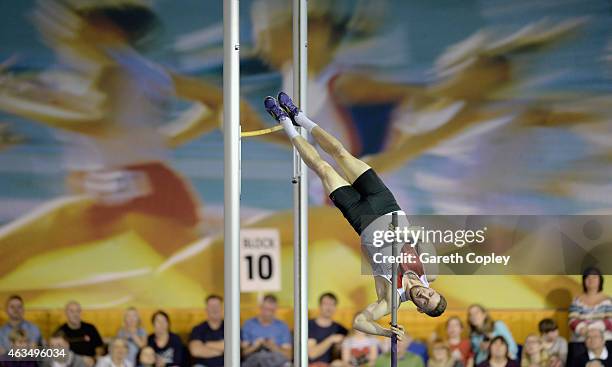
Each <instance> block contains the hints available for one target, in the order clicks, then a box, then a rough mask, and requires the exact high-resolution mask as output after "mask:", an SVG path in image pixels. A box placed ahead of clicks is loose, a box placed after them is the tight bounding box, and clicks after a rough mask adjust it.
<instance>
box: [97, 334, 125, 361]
mask: <svg viewBox="0 0 612 367" xmlns="http://www.w3.org/2000/svg"><path fill="white" fill-rule="evenodd" d="M132 366H134V363H133V362H132V361H131V360H130V359H129V347H128V342H127V341H126V340H125V339H121V338H115V339H113V340H111V342H110V343H109V344H108V354H107V355H105V356H104V357H100V358H99V359H98V363H96V367H132Z"/></svg>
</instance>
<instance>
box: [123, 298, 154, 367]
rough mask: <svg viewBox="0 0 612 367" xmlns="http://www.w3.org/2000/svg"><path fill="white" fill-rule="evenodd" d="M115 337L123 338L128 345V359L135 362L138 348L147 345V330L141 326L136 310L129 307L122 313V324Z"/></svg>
mask: <svg viewBox="0 0 612 367" xmlns="http://www.w3.org/2000/svg"><path fill="white" fill-rule="evenodd" d="M117 338H120V339H124V340H125V341H127V343H128V344H127V345H128V357H127V358H128V360H129V361H130V362H131V363H132V364H136V355H137V354H138V351H139V350H140V348H142V347H144V346H145V345H147V332H146V331H145V329H144V328H143V327H142V326H141V322H140V315H139V314H138V310H136V309H135V308H134V307H130V308H128V309H127V310H125V313H124V314H123V326H122V327H121V329H119V331H118V332H117Z"/></svg>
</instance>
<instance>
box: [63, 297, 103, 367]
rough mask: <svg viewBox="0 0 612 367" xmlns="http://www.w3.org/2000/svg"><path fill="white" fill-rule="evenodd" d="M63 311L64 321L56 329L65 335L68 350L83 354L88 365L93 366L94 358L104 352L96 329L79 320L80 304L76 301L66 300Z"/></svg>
mask: <svg viewBox="0 0 612 367" xmlns="http://www.w3.org/2000/svg"><path fill="white" fill-rule="evenodd" d="M64 311H65V314H66V323H64V324H62V325H61V326H60V327H59V328H58V330H61V331H62V332H64V335H66V338H67V340H68V343H69V344H70V350H72V351H73V352H74V353H76V354H78V355H80V356H83V359H84V360H85V363H87V365H88V366H93V365H94V364H95V358H97V357H99V356H102V354H103V353H104V348H103V345H104V343H103V342H102V338H101V337H100V333H98V329H96V327H95V326H93V325H92V324H89V323H87V322H84V321H82V320H81V305H80V304H79V303H78V302H76V301H70V302H68V303H67V304H66V308H65V310H64Z"/></svg>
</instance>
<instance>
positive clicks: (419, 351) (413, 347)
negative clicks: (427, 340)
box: [404, 332, 429, 366]
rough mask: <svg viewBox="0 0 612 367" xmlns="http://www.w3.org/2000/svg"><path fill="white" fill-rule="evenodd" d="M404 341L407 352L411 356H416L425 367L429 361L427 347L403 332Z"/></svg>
mask: <svg viewBox="0 0 612 367" xmlns="http://www.w3.org/2000/svg"><path fill="white" fill-rule="evenodd" d="M404 341H405V343H406V344H407V345H408V351H409V352H410V353H412V354H416V355H417V356H419V358H421V360H422V361H423V365H425V366H426V365H427V362H428V361H429V353H428V351H427V345H425V344H424V343H421V342H420V341H418V340H416V339H414V338H413V337H412V335H410V334H408V332H405V334H404Z"/></svg>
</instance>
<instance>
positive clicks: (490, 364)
mask: <svg viewBox="0 0 612 367" xmlns="http://www.w3.org/2000/svg"><path fill="white" fill-rule="evenodd" d="M488 344H489V349H488V351H487V353H486V355H487V356H488V357H487V359H486V360H485V361H484V362H482V363H480V364H479V365H478V366H477V367H519V364H518V363H517V362H516V361H515V360H514V359H512V358H511V357H510V353H509V352H510V348H509V346H508V342H507V341H506V338H504V337H503V336H501V335H498V336H496V337H494V338H493V339H491V341H490V342H489V343H488Z"/></svg>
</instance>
